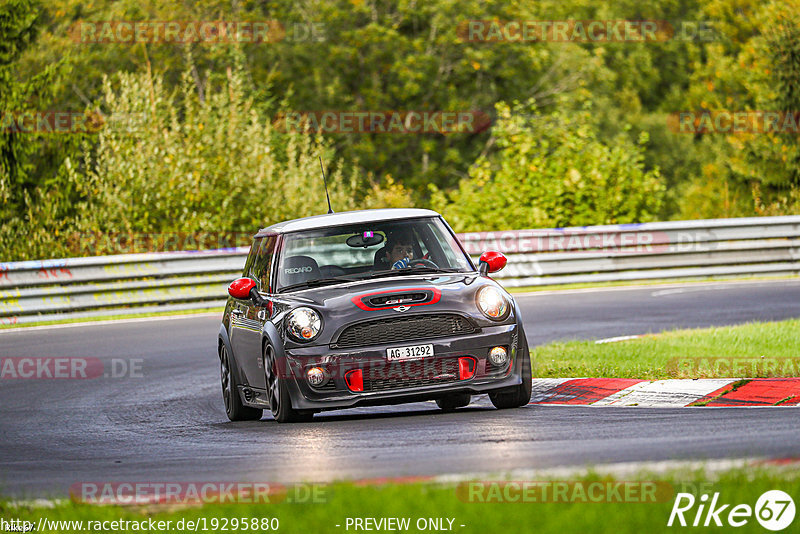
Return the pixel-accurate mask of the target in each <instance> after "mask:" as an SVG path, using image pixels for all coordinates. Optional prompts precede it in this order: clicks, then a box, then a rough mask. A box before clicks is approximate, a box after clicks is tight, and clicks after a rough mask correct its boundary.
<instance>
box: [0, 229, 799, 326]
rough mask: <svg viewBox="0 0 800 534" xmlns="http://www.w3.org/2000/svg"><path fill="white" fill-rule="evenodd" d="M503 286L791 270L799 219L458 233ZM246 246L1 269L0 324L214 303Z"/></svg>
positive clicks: (3, 266)
mask: <svg viewBox="0 0 800 534" xmlns="http://www.w3.org/2000/svg"><path fill="white" fill-rule="evenodd" d="M459 238H460V239H461V242H462V243H463V244H464V246H465V248H466V249H467V252H469V253H470V254H471V255H473V256H474V257H475V258H476V259H477V256H479V255H480V253H481V252H483V251H485V250H499V251H501V252H503V253H505V254H506V255H507V256H508V266H507V267H506V268H505V269H504V270H503V271H501V272H499V273H497V275H496V278H497V279H498V280H499V281H500V282H501V283H502V284H503V285H505V286H507V287H523V286H544V285H553V284H565V283H590V282H607V281H629V280H631V281H632V280H652V279H686V278H708V277H742V276H787V275H797V274H800V216H786V217H754V218H742V219H713V220H696V221H674V222H658V223H644V224H623V225H610V226H591V227H574V228H558V229H546V230H514V231H504V232H479V233H467V234H460V235H459ZM246 255H247V248H235V249H225V250H216V251H196V252H163V253H151V254H121V255H116V256H98V257H89V258H71V259H58V260H43V261H26V262H10V263H0V324H21V323H26V322H33V321H42V320H50V319H55V318H80V317H90V316H99V315H125V314H131V313H140V312H152V311H177V310H188V309H201V308H214V307H221V306H222V305H223V304H224V301H225V297H226V287H227V285H228V283H229V282H230V281H231V280H233V279H234V278H236V277H237V276H239V274H240V273H241V269H242V266H243V265H244V260H245V257H246Z"/></svg>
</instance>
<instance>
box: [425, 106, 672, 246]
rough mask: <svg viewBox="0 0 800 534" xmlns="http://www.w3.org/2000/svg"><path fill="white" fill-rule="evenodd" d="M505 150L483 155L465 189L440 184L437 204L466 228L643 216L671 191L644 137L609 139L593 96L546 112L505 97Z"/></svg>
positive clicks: (497, 133) (500, 109) (500, 135)
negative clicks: (568, 108) (577, 105)
mask: <svg viewBox="0 0 800 534" xmlns="http://www.w3.org/2000/svg"><path fill="white" fill-rule="evenodd" d="M497 113H498V117H499V118H498V122H497V124H496V125H495V126H494V128H493V129H492V136H493V138H494V139H496V142H497V146H498V150H497V152H495V153H494V154H492V155H489V156H486V157H481V158H479V159H478V161H477V162H476V163H475V165H474V166H473V167H472V168H471V170H470V178H469V179H468V180H464V181H462V182H461V184H460V185H459V187H458V189H457V190H455V191H453V192H450V193H444V192H442V191H440V190H438V189H435V190H434V206H435V207H436V208H438V209H439V210H441V211H443V212H444V213H445V214H446V216H447V217H448V220H449V221H451V223H452V224H454V226H455V227H456V228H457V229H458V230H460V231H479V230H504V229H511V228H518V229H519V228H540V227H562V226H576V225H577V226H582V225H593V224H614V223H630V222H643V221H651V220H654V219H655V215H656V214H657V213H658V209H659V205H660V202H661V198H662V195H663V192H664V187H663V185H662V181H661V178H660V176H659V173H658V171H657V170H646V169H645V168H644V165H643V156H642V152H643V145H644V143H645V142H646V136H645V137H643V138H642V139H641V140H640V142H639V143H638V144H634V143H631V142H630V141H629V140H628V139H627V137H626V136H624V135H623V136H619V137H618V138H616V139H609V140H607V141H603V140H601V139H600V137H599V135H598V130H597V125H596V124H595V123H594V121H593V119H592V113H593V108H592V106H591V104H589V103H588V102H587V103H586V104H585V106H584V107H583V109H581V110H580V111H577V112H562V111H554V112H552V113H549V114H545V115H542V114H539V113H538V109H537V107H536V106H535V104H534V103H532V102H529V103H525V104H519V103H517V104H514V105H513V106H508V105H506V104H503V103H500V104H498V105H497Z"/></svg>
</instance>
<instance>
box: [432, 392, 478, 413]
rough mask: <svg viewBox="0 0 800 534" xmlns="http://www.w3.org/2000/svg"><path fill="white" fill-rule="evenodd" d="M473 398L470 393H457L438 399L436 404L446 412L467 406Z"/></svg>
mask: <svg viewBox="0 0 800 534" xmlns="http://www.w3.org/2000/svg"><path fill="white" fill-rule="evenodd" d="M471 400H472V396H471V395H470V394H469V393H457V394H455V395H448V396H447V397H442V398H441V399H436V406H438V407H439V408H440V409H441V410H442V411H444V412H452V411H453V410H455V409H456V408H463V407H464V406H467V405H468V404H469V402H470V401H471Z"/></svg>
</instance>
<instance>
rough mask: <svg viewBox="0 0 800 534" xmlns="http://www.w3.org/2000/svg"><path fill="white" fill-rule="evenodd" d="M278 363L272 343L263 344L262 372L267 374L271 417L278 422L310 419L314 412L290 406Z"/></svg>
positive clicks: (290, 402) (284, 379)
mask: <svg viewBox="0 0 800 534" xmlns="http://www.w3.org/2000/svg"><path fill="white" fill-rule="evenodd" d="M278 363H279V362H278V358H277V357H276V356H275V349H273V348H272V345H269V344H267V345H264V372H265V373H266V374H267V377H266V378H267V395H268V396H269V409H270V411H271V412H272V417H274V418H275V420H276V421H277V422H279V423H295V422H301V421H311V419H312V418H313V417H314V412H303V411H300V410H295V409H294V408H292V399H291V397H290V396H289V386H288V384H286V378H284V377H282V376H281V374H282V373H281V372H280V370H281V366H279V365H278Z"/></svg>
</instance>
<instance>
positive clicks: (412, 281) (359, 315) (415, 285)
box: [274, 273, 513, 325]
mask: <svg viewBox="0 0 800 534" xmlns="http://www.w3.org/2000/svg"><path fill="white" fill-rule="evenodd" d="M485 285H492V286H494V287H497V288H498V289H500V290H501V291H503V292H504V293H506V292H505V290H504V289H503V288H502V287H501V286H500V285H499V284H497V282H495V281H494V280H492V279H491V278H487V277H485V276H481V275H479V274H478V273H446V274H445V273H443V274H435V273H425V274H420V275H400V276H395V277H387V278H379V279H376V280H363V281H357V282H352V283H345V284H338V285H331V286H323V287H319V288H309V289H304V290H302V291H295V292H292V293H285V294H280V295H279V296H278V297H279V298H278V299H276V300H280V301H281V306H280V308H281V312H285V311H288V310H291V309H293V308H295V307H297V306H309V307H312V308H314V309H316V310H317V311H319V312H320V313H321V314H322V316H323V318H324V320H325V321H326V322H327V323H329V324H330V323H333V324H336V325H344V324H346V323H351V322H357V321H361V320H369V319H375V318H380V317H382V316H387V315H390V316H396V315H397V314H398V312H402V313H406V314H414V313H440V312H456V313H461V314H464V315H468V316H471V317H473V318H474V319H475V320H476V322H481V323H482V322H484V321H487V319H486V318H485V317H483V315H482V314H481V313H480V311H479V310H478V308H477V305H476V304H475V294H476V293H477V291H478V290H479V289H480V288H481V287H483V286H485ZM409 290H428V291H429V293H430V295H431V297H432V298H430V299H428V301H427V302H423V303H420V304H410V305H408V306H406V305H403V304H394V305H391V304H390V305H388V306H381V307H378V308H369V307H367V306H363V305H361V304H360V303H363V302H365V301H366V300H367V299H368V298H370V297H373V296H375V295H376V294H379V295H391V294H392V293H395V292H397V293H399V294H402V293H404V292H409ZM506 295H507V297H508V299H509V302H512V301H513V299H512V298H511V296H510V295H508V294H507V293H506ZM400 307H402V308H405V309H398V308H400ZM276 315H277V317H274V319H277V320H280V319H281V317H280V316H281V315H283V313H278V314H276ZM512 315H513V307H512Z"/></svg>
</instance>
